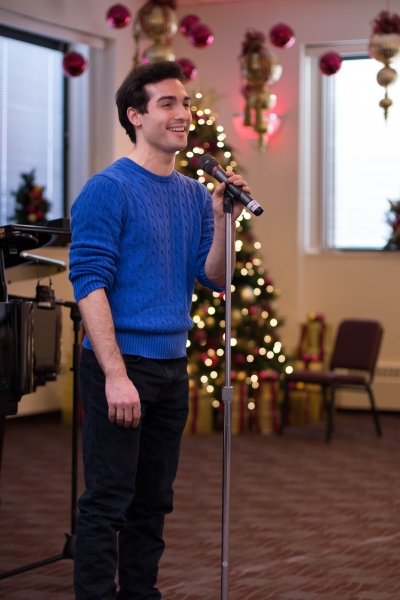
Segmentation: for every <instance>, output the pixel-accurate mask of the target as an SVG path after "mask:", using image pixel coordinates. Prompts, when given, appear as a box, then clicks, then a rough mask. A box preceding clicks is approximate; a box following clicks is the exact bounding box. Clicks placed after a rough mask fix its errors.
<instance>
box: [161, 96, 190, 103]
mask: <svg viewBox="0 0 400 600" xmlns="http://www.w3.org/2000/svg"><path fill="white" fill-rule="evenodd" d="M164 100H172V101H175V102H176V100H177V97H176V96H161V98H159V99H158V100H157V102H156V104H158V103H159V102H163V101H164ZM187 100H189V101H190V97H189V96H185V97H184V99H183V101H184V102H186V101H187Z"/></svg>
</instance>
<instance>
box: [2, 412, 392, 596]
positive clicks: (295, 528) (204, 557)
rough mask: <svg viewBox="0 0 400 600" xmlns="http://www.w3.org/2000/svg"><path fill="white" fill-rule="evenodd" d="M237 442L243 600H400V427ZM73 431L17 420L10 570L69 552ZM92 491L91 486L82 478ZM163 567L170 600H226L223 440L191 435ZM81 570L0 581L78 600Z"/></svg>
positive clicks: (237, 575)
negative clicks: (75, 576) (327, 438)
mask: <svg viewBox="0 0 400 600" xmlns="http://www.w3.org/2000/svg"><path fill="white" fill-rule="evenodd" d="M382 428H383V434H384V435H383V437H382V438H381V439H378V438H377V437H376V435H375V433H374V429H373V423H372V418H371V416H370V415H368V414H344V413H342V414H339V415H338V416H337V420H336V429H335V433H334V438H333V441H332V443H331V444H330V445H328V444H325V443H324V441H323V435H324V425H323V424H318V425H313V426H312V427H308V428H288V429H287V430H286V431H285V436H284V437H283V438H282V439H280V438H277V437H274V436H268V437H263V436H259V435H246V436H240V437H239V436H237V437H234V438H233V443H232V453H233V455H232V496H231V498H232V511H231V512H232V514H231V577H230V596H229V597H230V600H267V599H271V600H398V599H399V598H400V416H392V415H385V416H382ZM70 435H71V434H70V430H69V429H68V428H66V427H63V426H62V425H61V424H60V421H59V417H58V416H57V415H47V416H41V417H32V418H23V419H15V420H12V421H8V422H7V429H6V438H5V445H4V457H3V469H2V486H1V500H2V504H1V509H0V570H1V571H2V572H4V571H6V570H10V569H14V568H17V567H20V566H21V565H24V564H28V563H31V562H35V561H38V560H41V559H42V558H47V557H51V556H53V555H58V554H60V553H61V551H62V547H63V544H64V533H65V532H68V531H69V527H70V515H69V510H70ZM79 488H80V489H82V481H81V476H80V482H79ZM175 491H176V495H175V508H176V510H175V512H174V513H173V514H172V515H171V516H170V517H169V518H168V520H167V524H166V528H165V537H166V540H167V550H166V552H165V555H164V557H163V559H162V563H161V570H160V580H159V584H160V588H161V589H162V591H163V600H218V599H219V598H220V573H219V562H220V522H221V437H220V435H218V434H215V435H211V436H206V437H186V438H184V440H183V447H182V458H181V464H180V470H179V475H178V479H177V481H176V485H175ZM71 583H72V561H71V560H61V561H59V562H56V563H53V564H50V565H46V566H43V567H41V568H39V569H35V570H33V571H29V572H27V573H24V574H20V575H17V576H14V577H10V578H8V579H4V580H1V581H0V598H1V599H2V600H3V599H4V600H73V597H74V595H73V591H72V586H71Z"/></svg>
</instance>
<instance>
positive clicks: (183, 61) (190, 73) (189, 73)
mask: <svg viewBox="0 0 400 600" xmlns="http://www.w3.org/2000/svg"><path fill="white" fill-rule="evenodd" d="M176 62H177V63H179V64H180V65H181V67H182V72H183V76H184V78H185V81H184V83H187V82H188V81H193V79H195V78H196V75H197V69H196V65H195V64H194V63H193V62H192V61H191V60H190V59H189V58H180V59H179V60H177V61H176Z"/></svg>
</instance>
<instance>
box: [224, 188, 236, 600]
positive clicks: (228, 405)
mask: <svg viewBox="0 0 400 600" xmlns="http://www.w3.org/2000/svg"><path fill="white" fill-rule="evenodd" d="M223 206H224V213H225V385H224V386H223V388H222V402H223V405H224V425H223V455H222V463H223V467H222V552H221V600H229V540H230V531H229V525H230V487H231V436H232V431H231V429H232V428H231V423H232V401H233V387H232V386H231V323H232V319H231V308H232V291H231V281H232V223H231V220H232V219H231V215H232V212H233V199H232V198H231V196H230V195H229V193H227V192H225V194H224V204H223Z"/></svg>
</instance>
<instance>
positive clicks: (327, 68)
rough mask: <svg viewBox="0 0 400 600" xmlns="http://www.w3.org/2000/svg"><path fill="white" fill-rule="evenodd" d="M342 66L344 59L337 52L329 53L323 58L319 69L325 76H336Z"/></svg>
mask: <svg viewBox="0 0 400 600" xmlns="http://www.w3.org/2000/svg"><path fill="white" fill-rule="evenodd" d="M341 66H342V57H341V56H340V54H338V53H337V52H327V53H326V54H324V55H323V56H321V58H320V61H319V68H320V69H321V71H322V73H324V75H334V74H335V73H337V72H338V71H339V70H340V67H341Z"/></svg>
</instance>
